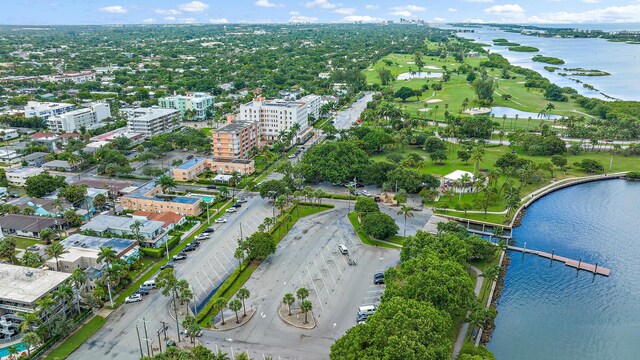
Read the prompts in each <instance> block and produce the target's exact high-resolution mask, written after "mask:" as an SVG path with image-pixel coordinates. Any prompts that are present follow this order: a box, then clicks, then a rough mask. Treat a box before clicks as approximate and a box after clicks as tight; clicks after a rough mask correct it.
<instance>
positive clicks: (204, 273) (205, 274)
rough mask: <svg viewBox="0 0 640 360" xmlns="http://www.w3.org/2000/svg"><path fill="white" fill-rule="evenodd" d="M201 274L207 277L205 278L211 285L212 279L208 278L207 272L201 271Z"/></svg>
mask: <svg viewBox="0 0 640 360" xmlns="http://www.w3.org/2000/svg"><path fill="white" fill-rule="evenodd" d="M202 274H203V275H204V277H206V278H207V280H209V282H210V283H211V286H213V281H211V279H209V276H207V273H206V272H204V271H203V272H202Z"/></svg>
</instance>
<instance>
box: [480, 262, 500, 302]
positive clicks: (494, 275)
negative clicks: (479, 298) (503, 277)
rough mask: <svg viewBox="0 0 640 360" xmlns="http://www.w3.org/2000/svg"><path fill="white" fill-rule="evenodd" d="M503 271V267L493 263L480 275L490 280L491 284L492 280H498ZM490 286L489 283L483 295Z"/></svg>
mask: <svg viewBox="0 0 640 360" xmlns="http://www.w3.org/2000/svg"><path fill="white" fill-rule="evenodd" d="M501 271H502V269H501V268H500V266H499V265H491V266H488V267H487V268H486V269H484V271H483V272H482V274H480V276H482V277H483V278H485V279H487V280H489V284H491V282H493V281H496V280H498V277H499V276H500V272H501ZM489 287H491V285H489V286H488V287H485V289H484V291H483V296H484V293H485V292H486V290H487V288H489Z"/></svg>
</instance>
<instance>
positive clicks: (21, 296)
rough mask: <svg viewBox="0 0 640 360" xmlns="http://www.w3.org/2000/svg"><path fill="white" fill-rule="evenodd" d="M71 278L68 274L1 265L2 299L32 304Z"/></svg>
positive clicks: (0, 293)
mask: <svg viewBox="0 0 640 360" xmlns="http://www.w3.org/2000/svg"><path fill="white" fill-rule="evenodd" d="M69 277H71V274H68V273H63V272H58V271H50V270H42V269H34V268H29V267H24V266H18V265H10V264H2V263H0V283H2V291H0V299H2V300H8V301H14V302H18V303H23V304H24V303H29V304H31V303H33V302H35V301H36V300H38V299H40V298H41V297H43V296H45V295H46V294H48V293H49V292H50V291H51V290H53V289H55V288H56V287H57V286H58V285H60V284H61V283H62V282H64V281H65V280H67V279H68V278H69Z"/></svg>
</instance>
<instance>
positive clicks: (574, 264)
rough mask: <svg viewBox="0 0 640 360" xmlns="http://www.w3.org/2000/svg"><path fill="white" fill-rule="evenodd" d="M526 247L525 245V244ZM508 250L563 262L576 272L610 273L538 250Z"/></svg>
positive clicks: (515, 248) (578, 261)
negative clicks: (576, 270)
mask: <svg viewBox="0 0 640 360" xmlns="http://www.w3.org/2000/svg"><path fill="white" fill-rule="evenodd" d="M525 246H526V244H525ZM508 248H509V250H513V251H519V252H521V253H526V254H533V255H538V256H540V257H543V258H547V259H550V260H553V261H560V262H563V263H564V264H565V265H566V266H570V267H572V268H576V269H578V270H585V271H588V272H591V273H594V274H598V275H603V276H609V274H610V273H611V270H609V269H607V268H605V267H602V266H598V265H597V264H596V265H592V264H588V263H586V262H583V261H580V260H573V259H569V258H566V257H563V256H558V255H555V254H549V253H547V252H543V251H538V250H532V249H527V248H521V247H516V246H511V245H509V246H508Z"/></svg>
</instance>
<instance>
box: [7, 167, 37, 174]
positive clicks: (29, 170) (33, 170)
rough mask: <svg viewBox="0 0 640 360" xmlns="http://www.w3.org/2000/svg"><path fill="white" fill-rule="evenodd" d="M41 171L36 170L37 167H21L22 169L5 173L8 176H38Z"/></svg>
mask: <svg viewBox="0 0 640 360" xmlns="http://www.w3.org/2000/svg"><path fill="white" fill-rule="evenodd" d="M42 171H43V170H42V169H41V168H37V167H23V168H19V169H14V170H11V171H7V173H8V174H24V175H29V174H39V173H41V172H42Z"/></svg>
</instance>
